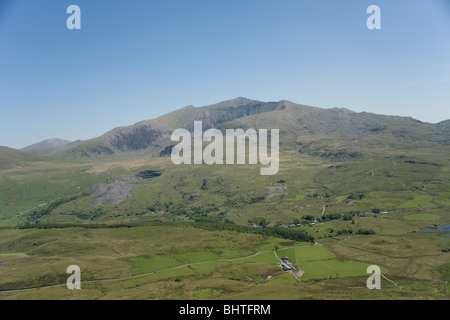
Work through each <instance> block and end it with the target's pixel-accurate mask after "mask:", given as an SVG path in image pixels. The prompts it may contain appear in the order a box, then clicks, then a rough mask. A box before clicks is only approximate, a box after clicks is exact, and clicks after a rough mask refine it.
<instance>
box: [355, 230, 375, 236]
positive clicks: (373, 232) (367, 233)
mask: <svg viewBox="0 0 450 320" xmlns="http://www.w3.org/2000/svg"><path fill="white" fill-rule="evenodd" d="M356 234H359V235H371V234H376V233H375V231H373V230H372V229H359V230H358V231H357V232H356Z"/></svg>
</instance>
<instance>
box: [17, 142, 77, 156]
mask: <svg viewBox="0 0 450 320" xmlns="http://www.w3.org/2000/svg"><path fill="white" fill-rule="evenodd" d="M69 143H71V141H68V140H63V139H58V138H52V139H47V140H44V141H41V142H38V143H35V144H32V145H30V146H28V147H25V148H23V149H21V150H22V151H26V152H30V153H33V154H38V155H50V154H53V153H55V152H57V151H58V150H61V149H62V148H63V147H65V146H66V145H68V144H69Z"/></svg>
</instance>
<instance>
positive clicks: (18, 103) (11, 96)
mask: <svg viewBox="0 0 450 320" xmlns="http://www.w3.org/2000/svg"><path fill="white" fill-rule="evenodd" d="M71 4H75V5H78V6H79V7H80V8H81V26H82V29H81V30H68V29H67V27H66V19H67V17H68V16H69V15H68V14H67V13H66V9H67V7H68V6H69V5H71ZM372 4H376V5H378V6H380V8H381V13H382V29H381V30H368V29H367V27H366V20H367V18H368V17H369V15H368V14H367V13H366V9H367V7H368V6H369V5H372ZM238 96H243V97H247V98H250V99H256V100H262V101H278V100H290V101H293V102H296V103H302V104H307V105H313V106H318V107H323V108H331V107H346V108H349V109H351V110H354V111H358V112H361V111H368V112H373V113H382V114H392V115H402V116H411V117H414V118H416V119H419V120H422V121H426V122H434V123H436V122H440V121H442V120H445V119H449V118H450V2H449V1H447V0H370V1H365V0H341V1H335V0H160V1H159V0H158V1H156V0H149V1H143V0H140V1H139V0H126V1H125V0H120V1H119V0H117V1H111V0H109V1H107V0H95V1H93V0H88V1H87V0H70V1H66V0H39V1H35V0H0V145H6V146H9V147H13V148H22V147H25V146H27V145H29V144H32V143H35V142H38V141H40V140H44V139H48V138H52V137H59V138H63V139H68V140H76V139H83V140H85V139H89V138H93V137H96V136H99V135H101V134H103V133H104V132H106V131H108V130H110V129H112V128H114V127H117V126H123V125H130V124H133V123H135V122H137V121H140V120H144V119H152V118H155V117H158V116H160V115H162V114H165V113H167V112H170V111H173V110H175V109H178V108H181V107H184V106H186V105H189V104H192V105H195V106H199V107H200V106H204V105H208V104H212V103H216V102H220V101H223V100H228V99H232V98H236V97H238Z"/></svg>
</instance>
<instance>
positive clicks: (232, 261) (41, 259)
mask: <svg viewBox="0 0 450 320" xmlns="http://www.w3.org/2000/svg"><path fill="white" fill-rule="evenodd" d="M366 219H370V218H366ZM0 234H1V240H0V264H3V265H5V266H2V267H0V268H1V269H0V271H1V274H2V277H1V278H0V290H1V291H7V290H16V289H26V288H33V287H41V286H48V285H57V284H64V283H65V281H66V279H67V277H68V274H66V273H65V270H66V268H67V266H68V265H71V264H76V265H79V266H80V267H81V270H82V281H86V282H83V283H82V289H81V290H79V291H70V290H68V289H67V288H66V287H65V286H61V287H52V288H46V289H39V290H32V291H23V292H0V299H35V298H44V299H119V298H120V299H244V298H252V299H258V298H261V299H302V298H315V299H323V298H346V299H347V298H348V299H353V298H357V299H360V298H367V299H372V298H382V297H387V296H388V297H390V298H414V299H415V298H434V299H446V298H447V297H448V294H447V293H446V292H445V281H448V277H449V275H448V271H449V268H448V254H449V253H443V252H441V251H440V249H441V247H444V246H445V245H446V243H448V239H446V238H444V237H442V235H441V234H439V233H436V232H416V233H411V234H409V235H407V236H398V237H397V238H396V239H394V238H392V236H382V235H375V236H356V235H355V236H351V237H350V236H349V237H336V238H327V239H324V241H323V243H321V244H320V245H315V246H311V245H310V244H305V243H293V242H291V241H285V240H283V239H279V238H273V237H267V236H261V235H255V234H245V233H237V232H232V231H206V230H202V229H198V228H192V227H188V226H178V227H177V226H164V225H161V226H143V227H132V228H125V227H124V228H99V229H85V228H66V229H46V230H42V229H29V230H18V229H11V230H1V231H0ZM275 246H276V247H277V248H278V250H277V251H278V255H279V256H280V257H281V256H288V257H289V259H290V261H292V262H293V263H294V264H295V265H296V266H297V267H298V268H300V269H302V270H304V272H305V273H304V275H303V277H302V281H301V282H300V283H299V282H297V280H295V278H294V277H293V275H292V274H289V273H286V272H284V271H283V270H282V269H281V268H280V267H279V265H278V264H279V261H278V260H277V259H276V257H275V255H274V253H273V252H272V250H273V249H274V248H275ZM425 248H426V250H425ZM372 264H376V265H379V266H380V267H381V268H382V272H383V274H385V275H386V276H387V278H389V280H391V281H393V282H394V283H395V285H394V284H393V283H391V282H389V281H387V280H386V281H385V280H383V282H382V286H383V287H382V290H380V291H379V292H373V291H370V290H368V289H367V288H365V287H364V286H365V280H366V279H367V276H368V275H367V274H366V269H367V267H368V266H369V265H372Z"/></svg>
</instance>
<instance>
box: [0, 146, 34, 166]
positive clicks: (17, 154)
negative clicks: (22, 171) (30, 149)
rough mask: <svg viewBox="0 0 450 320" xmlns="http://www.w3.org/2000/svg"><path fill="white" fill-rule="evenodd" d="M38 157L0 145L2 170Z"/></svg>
mask: <svg viewBox="0 0 450 320" xmlns="http://www.w3.org/2000/svg"><path fill="white" fill-rule="evenodd" d="M37 159H38V157H36V156H35V155H32V154H30V153H27V152H22V151H19V150H15V149H11V148H8V147H0V170H4V169H10V168H13V167H15V166H19V165H20V164H21V163H23V162H25V161H33V160H37Z"/></svg>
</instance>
